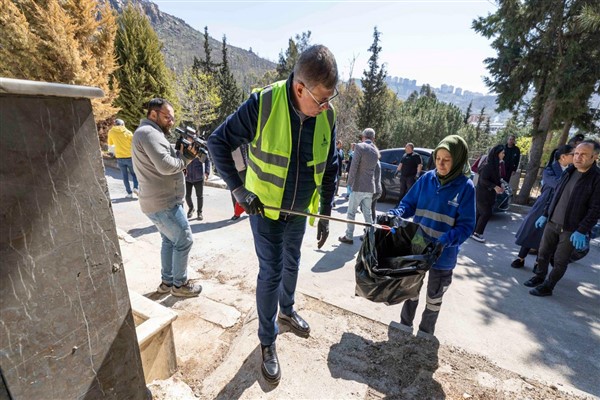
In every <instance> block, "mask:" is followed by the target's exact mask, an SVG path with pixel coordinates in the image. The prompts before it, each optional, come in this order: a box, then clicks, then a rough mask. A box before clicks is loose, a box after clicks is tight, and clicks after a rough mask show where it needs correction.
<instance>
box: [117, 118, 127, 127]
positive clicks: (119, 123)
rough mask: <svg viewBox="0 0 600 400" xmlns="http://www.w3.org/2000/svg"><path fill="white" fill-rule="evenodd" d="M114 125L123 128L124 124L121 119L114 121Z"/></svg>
mask: <svg viewBox="0 0 600 400" xmlns="http://www.w3.org/2000/svg"><path fill="white" fill-rule="evenodd" d="M115 125H117V126H123V125H125V122H124V121H123V120H122V119H115Z"/></svg>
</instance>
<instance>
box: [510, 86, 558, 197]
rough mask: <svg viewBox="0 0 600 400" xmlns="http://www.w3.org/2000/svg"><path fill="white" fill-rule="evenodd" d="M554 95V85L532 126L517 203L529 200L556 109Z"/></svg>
mask: <svg viewBox="0 0 600 400" xmlns="http://www.w3.org/2000/svg"><path fill="white" fill-rule="evenodd" d="M556 95H557V90H556V86H554V87H553V88H552V89H551V90H550V93H549V95H548V98H547V99H546V101H545V102H544V107H543V109H542V114H541V116H540V122H539V125H538V126H537V127H534V128H536V129H535V134H534V136H533V139H532V141H531V148H530V150H529V164H528V165H527V173H526V174H525V179H524V180H523V186H521V191H520V192H519V195H518V196H517V199H516V203H517V204H527V202H528V200H529V194H530V193H531V188H532V187H533V185H534V184H535V181H536V180H537V177H538V173H539V168H540V161H541V159H542V154H543V152H544V143H545V141H546V135H547V134H548V131H549V130H550V126H551V124H552V118H553V117H554V111H555V110H556Z"/></svg>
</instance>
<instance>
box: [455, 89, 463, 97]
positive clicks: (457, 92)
mask: <svg viewBox="0 0 600 400" xmlns="http://www.w3.org/2000/svg"><path fill="white" fill-rule="evenodd" d="M454 94H455V95H456V96H462V88H459V87H457V88H456V89H454Z"/></svg>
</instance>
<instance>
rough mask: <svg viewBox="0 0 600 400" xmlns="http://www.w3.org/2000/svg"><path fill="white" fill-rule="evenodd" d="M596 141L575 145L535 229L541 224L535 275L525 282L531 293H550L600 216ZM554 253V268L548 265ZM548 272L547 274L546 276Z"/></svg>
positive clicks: (582, 245) (599, 145)
mask: <svg viewBox="0 0 600 400" xmlns="http://www.w3.org/2000/svg"><path fill="white" fill-rule="evenodd" d="M599 153H600V144H599V143H598V142H596V141H593V140H585V141H583V142H582V143H581V144H580V145H578V146H577V147H576V148H575V153H574V156H573V165H572V166H570V167H569V168H567V170H566V171H565V172H564V173H563V176H562V178H561V179H560V182H559V184H558V186H557V188H556V191H555V192H554V196H552V199H551V201H550V203H549V205H548V207H547V208H546V210H545V212H544V215H542V216H541V217H539V218H538V220H537V221H536V223H535V226H536V228H538V229H540V228H542V227H544V226H545V228H544V234H543V236H542V242H541V244H540V249H539V252H538V268H537V272H536V274H535V275H534V276H533V277H532V278H531V279H529V280H528V281H527V282H525V283H524V284H525V286H528V287H533V289H531V290H530V291H529V293H530V294H532V295H534V296H551V295H552V291H553V290H554V287H555V286H556V284H557V283H558V281H559V280H560V279H561V278H562V277H563V275H564V274H565V272H566V271H567V266H568V264H569V258H570V257H571V253H572V252H573V250H574V249H576V250H582V249H584V248H585V247H586V246H589V240H590V238H589V234H590V232H591V230H592V228H593V227H594V225H595V224H596V223H597V222H598V218H600V168H598V166H597V165H596V161H597V160H598V154H599ZM552 256H554V268H552V271H551V272H550V274H549V275H548V264H549V263H550V259H551V258H552ZM547 275H548V276H547Z"/></svg>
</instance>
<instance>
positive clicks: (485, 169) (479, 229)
mask: <svg viewBox="0 0 600 400" xmlns="http://www.w3.org/2000/svg"><path fill="white" fill-rule="evenodd" d="M503 158H504V146H503V145H501V144H499V145H497V146H495V147H494V148H492V149H491V150H490V152H489V153H488V156H487V159H486V160H485V163H484V164H483V165H482V166H481V167H480V168H479V180H478V181H477V189H476V197H477V223H476V225H475V232H473V235H472V236H471V237H472V238H473V239H475V240H476V241H478V242H480V243H483V242H485V239H484V238H483V231H485V226H486V225H487V223H488V221H489V220H490V217H491V216H492V208H493V207H494V203H495V202H496V194H500V193H503V192H504V188H503V187H502V183H501V182H500V161H501V160H502V159H503Z"/></svg>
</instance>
